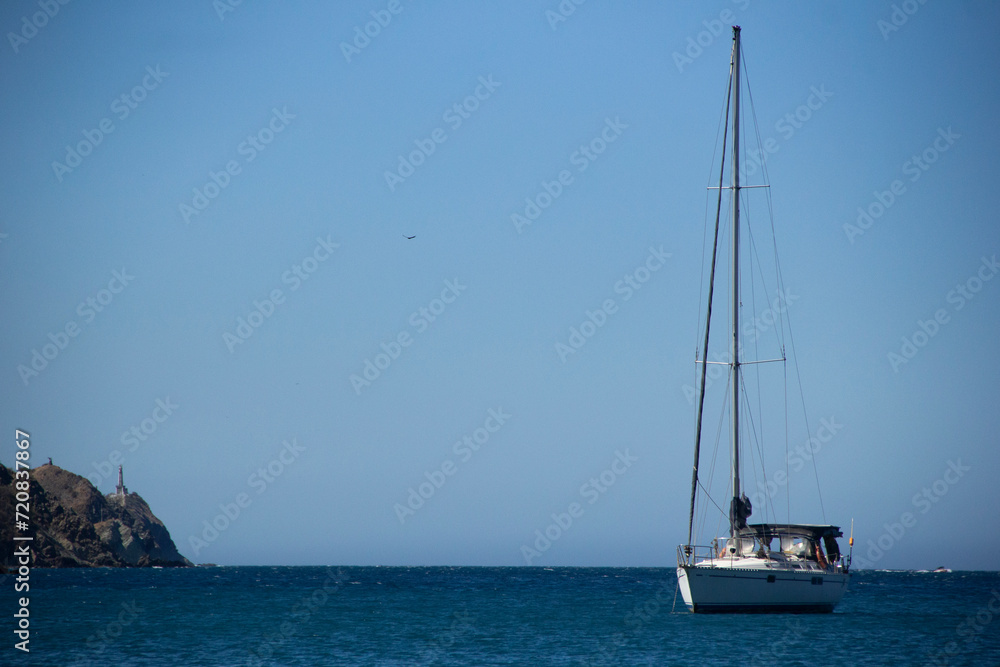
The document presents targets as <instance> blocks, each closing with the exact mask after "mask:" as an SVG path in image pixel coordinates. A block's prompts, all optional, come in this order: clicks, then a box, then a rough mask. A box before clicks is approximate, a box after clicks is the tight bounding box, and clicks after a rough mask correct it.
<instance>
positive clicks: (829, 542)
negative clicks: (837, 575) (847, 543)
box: [823, 535, 840, 564]
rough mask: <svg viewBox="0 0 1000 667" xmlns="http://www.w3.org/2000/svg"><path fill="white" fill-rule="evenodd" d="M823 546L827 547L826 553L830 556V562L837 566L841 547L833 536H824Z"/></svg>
mask: <svg viewBox="0 0 1000 667" xmlns="http://www.w3.org/2000/svg"><path fill="white" fill-rule="evenodd" d="M823 544H824V545H825V546H826V553H827V554H828V555H829V556H830V562H831V563H834V564H836V563H837V561H839V560H840V545H838V544H837V538H835V537H834V536H833V535H824V536H823Z"/></svg>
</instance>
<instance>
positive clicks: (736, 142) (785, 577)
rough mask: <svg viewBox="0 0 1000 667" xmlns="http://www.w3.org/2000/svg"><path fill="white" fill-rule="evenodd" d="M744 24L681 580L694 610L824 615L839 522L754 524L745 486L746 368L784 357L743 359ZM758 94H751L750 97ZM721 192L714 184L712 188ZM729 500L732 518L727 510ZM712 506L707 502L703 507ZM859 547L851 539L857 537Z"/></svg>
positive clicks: (834, 587)
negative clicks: (719, 369)
mask: <svg viewBox="0 0 1000 667" xmlns="http://www.w3.org/2000/svg"><path fill="white" fill-rule="evenodd" d="M741 53H742V52H741V49H740V28H739V26H733V51H732V59H731V61H730V83H729V90H728V92H727V104H726V114H727V117H726V122H725V128H726V131H725V133H724V135H723V148H724V149H725V148H726V138H725V134H728V132H729V119H730V116H729V111H730V106H731V107H732V116H731V118H732V165H731V174H732V175H731V177H730V184H729V185H728V186H724V185H723V180H724V174H725V155H726V153H727V150H723V156H724V157H723V159H722V167H721V168H720V173H719V187H718V190H719V203H718V206H717V208H716V221H715V243H714V245H713V246H711V247H712V260H711V277H710V279H709V286H708V309H707V314H706V320H705V331H704V343H703V346H702V348H701V350H700V351H699V354H698V357H699V358H700V361H698V363H699V364H700V367H699V373H700V391H699V395H698V408H697V410H698V414H697V427H696V435H695V454H694V470H693V474H692V482H691V512H690V518H689V523H688V539H687V542H686V543H685V544H682V545H680V546H679V547H678V549H677V580H678V586H679V589H680V592H681V596H682V598H683V600H684V604H685V605H686V606H687V608H688V610H690V611H692V612H695V613H712V612H716V613H718V612H730V613H733V612H764V613H768V612H770V613H787V612H791V613H807V612H812V613H822V612H832V611H833V609H834V607H835V606H836V605H837V603H838V602H840V599H841V597H842V596H843V595H844V592H845V591H846V590H847V586H848V583H849V581H850V573H849V570H850V555H849V554H848V555H844V554H842V553H841V551H840V547H839V545H838V543H837V538H838V537H843V532H842V531H841V529H840V528H839V527H838V526H834V525H825V524H793V523H748V519H749V518H750V516H751V514H752V512H753V508H752V506H751V503H750V500H749V499H748V498H747V496H746V494H745V492H744V490H743V487H741V482H742V476H741V447H740V445H741V414H740V412H741V394H743V393H745V387H744V382H743V375H742V374H743V372H744V371H743V368H742V367H743V366H746V365H749V364H757V363H764V361H782V362H784V361H785V359H784V348H783V347H782V351H781V359H775V360H764V361H756V360H743V359H741V346H740V331H741V329H740V305H741V296H740V294H741V292H740V197H741V190H742V189H745V188H748V187H767V186H766V185H762V186H756V185H753V186H751V185H744V186H741V185H740V148H741V145H740V79H741V76H742V71H741V66H740V57H741ZM751 99H752V98H751ZM712 189H715V188H712ZM724 190H729V192H730V200H729V201H730V206H731V208H732V227H731V232H730V233H731V236H732V239H731V240H732V249H731V253H732V258H731V259H732V267H731V279H732V285H731V294H730V301H731V306H732V311H731V313H730V322H729V323H730V326H731V331H730V332H729V334H730V335H729V341H728V342H729V345H730V351H729V357H728V359H727V361H725V362H724V365H725V366H728V373H729V376H728V377H729V386H728V388H727V389H728V392H727V393H728V394H729V396H728V397H727V399H728V406H727V407H728V412H729V422H730V434H729V439H730V443H729V444H730V447H731V449H730V455H729V463H730V478H729V482H728V484H729V486H728V488H727V491H729V492H730V493H731V496H730V499H729V502H728V503H721V504H719V503H716V502H715V501H714V500H712V499H711V498H708V500H709V501H711V504H712V505H714V506H715V507H716V508H718V510H719V515H720V519H719V523H720V526H721V524H722V522H723V521H725V520H726V519H728V524H729V526H728V527H729V531H728V535H725V536H721V537H716V538H715V539H713V540H712V543H711V544H706V545H697V544H695V543H694V523H695V508H696V499H697V497H698V495H699V493H698V492H699V489H701V491H702V495H708V491H707V489H705V487H703V486H702V481H701V480H700V478H699V458H700V449H701V444H702V421H703V418H704V407H705V388H706V371H707V365H708V364H709V363H719V362H709V361H708V347H709V328H710V326H711V322H712V297H713V290H714V281H715V265H716V256H717V252H718V245H719V228H720V225H719V220H720V213H721V205H722V198H723V191H724ZM726 504H728V506H729V507H728V517H725V516H724V513H725V510H723V509H722V508H723V507H724V506H725V505H726ZM705 506H706V507H707V506H708V504H706V505H705ZM851 546H852V547H853V536H852V537H851Z"/></svg>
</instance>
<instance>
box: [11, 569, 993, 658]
mask: <svg viewBox="0 0 1000 667" xmlns="http://www.w3.org/2000/svg"><path fill="white" fill-rule="evenodd" d="M30 576H31V580H30V585H31V591H30V593H29V596H30V603H29V610H30V631H31V636H30V644H29V647H30V649H31V652H30V654H24V653H22V652H21V651H19V650H16V649H15V648H14V643H15V642H16V641H18V640H17V637H16V636H15V635H14V634H13V630H14V628H15V621H16V619H14V618H12V615H11V614H12V611H8V613H6V614H4V616H5V617H6V619H7V620H6V624H7V626H8V628H7V629H6V630H5V631H4V632H3V636H4V637H6V645H5V646H3V647H2V648H0V664H2V665H14V664H18V665H20V664H23V665H58V666H60V667H68V666H74V665H102V666H107V665H136V666H139V665H149V666H153V665H156V666H159V665H170V666H171V667H173V666H176V665H185V666H194V665H248V666H256V665H723V664H726V665H740V666H744V667H745V666H750V665H809V666H823V667H827V666H830V665H975V666H976V667H984V666H991V665H1000V618H998V616H1000V573H996V572H955V573H950V574H929V573H915V572H873V571H859V572H856V573H855V574H854V578H853V580H852V582H851V587H850V589H849V591H848V593H847V594H846V596H845V597H844V600H843V601H842V602H841V604H840V605H839V606H838V607H837V610H836V612H834V613H833V614H820V615H791V614H780V615H708V616H705V615H700V614H699V615H694V614H690V613H688V612H687V611H685V610H684V606H683V603H682V602H681V600H680V597H679V595H678V596H677V597H676V607H675V590H676V577H675V574H674V570H673V569H672V568H551V569H550V568H524V567H339V568H338V567H208V568H196V569H128V570H118V569H80V570H34V571H32V572H31V575H30ZM3 588H4V590H5V592H4V594H3V599H4V600H5V601H7V604H6V605H5V607H6V608H7V609H8V610H14V609H16V606H15V605H16V603H15V602H14V600H13V598H14V595H13V593H12V589H13V580H12V578H11V577H7V578H6V581H5V582H4V583H3Z"/></svg>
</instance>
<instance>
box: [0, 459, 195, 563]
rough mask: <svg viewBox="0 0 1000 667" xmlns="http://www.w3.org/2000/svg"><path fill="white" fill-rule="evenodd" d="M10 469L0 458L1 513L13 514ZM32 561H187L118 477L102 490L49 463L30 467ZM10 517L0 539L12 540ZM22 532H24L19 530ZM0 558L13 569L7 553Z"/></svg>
mask: <svg viewBox="0 0 1000 667" xmlns="http://www.w3.org/2000/svg"><path fill="white" fill-rule="evenodd" d="M14 495H15V488H14V473H13V471H11V469H10V468H7V467H6V466H4V465H3V464H0V515H2V516H6V517H13V516H14V509H15V497H14ZM29 504H30V514H29V516H30V517H31V520H30V529H29V531H28V533H26V534H29V535H33V536H34V541H33V543H32V549H31V553H32V556H33V562H32V564H31V566H32V567H191V566H192V565H193V564H192V563H191V561H189V560H188V559H187V558H185V557H184V556H182V555H181V554H180V552H178V551H177V547H176V546H175V545H174V542H173V540H172V539H171V538H170V533H169V532H168V531H167V528H166V526H164V525H163V522H162V521H160V520H159V519H157V518H156V516H154V515H153V512H152V511H151V510H150V509H149V505H147V504H146V501H145V500H143V499H142V498H141V497H140V496H139V494H137V493H129V492H128V489H126V488H125V487H124V485H123V484H122V481H121V471H120V470H119V481H118V488H117V490H116V492H115V493H110V494H107V495H104V494H102V493H101V492H100V491H99V490H98V489H97V487H95V486H94V485H93V484H91V483H90V481H89V480H87V479H86V478H85V477H81V476H80V475H77V474H75V473H72V472H70V471H68V470H64V469H62V468H60V467H59V466H56V465H52V464H51V463H48V464H45V465H41V466H38V467H37V468H34V469H32V471H31V486H30V501H29ZM14 533H15V528H14V522H13V521H6V522H3V523H2V524H0V542H2V543H3V544H13V543H14V542H13V537H14ZM18 534H20V535H24V534H25V533H18ZM0 563H2V565H3V566H4V567H6V568H8V569H16V567H17V566H16V564H15V563H14V561H13V557H12V556H11V555H10V553H5V554H4V555H3V556H2V559H0Z"/></svg>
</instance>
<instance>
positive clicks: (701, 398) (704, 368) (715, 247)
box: [687, 54, 739, 545]
mask: <svg viewBox="0 0 1000 667" xmlns="http://www.w3.org/2000/svg"><path fill="white" fill-rule="evenodd" d="M734 55H735V54H734ZM734 69H735V63H734V64H733V66H730V68H729V70H730V74H729V85H730V87H731V86H732V78H733V70H734ZM736 75H737V76H739V72H736ZM730 98H731V95H726V128H725V130H723V135H722V158H721V160H720V162H721V164H720V167H719V199H718V203H717V204H716V206H715V238H714V240H713V242H712V265H711V273H710V274H709V280H708V307H707V314H706V316H705V345H704V349H705V352H704V354H705V357H706V360H707V357H708V339H709V338H708V335H709V328H710V327H711V325H712V295H713V294H712V293H713V292H714V290H715V261H716V258H717V256H718V252H719V215H720V213H721V212H722V183H723V181H724V179H725V174H726V150H725V146H726V137H727V136H728V134H729V104H730ZM707 372H708V364H702V365H701V387H700V390H699V392H698V417H697V419H698V424H697V425H696V427H695V437H694V467H693V468H692V470H691V512H690V514H689V516H688V540H687V543H688V545H690V544H691V534H692V532H693V531H694V500H695V496H696V495H697V493H698V457H699V456H700V454H701V417H702V413H703V411H704V408H705V374H706V373H707Z"/></svg>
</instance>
